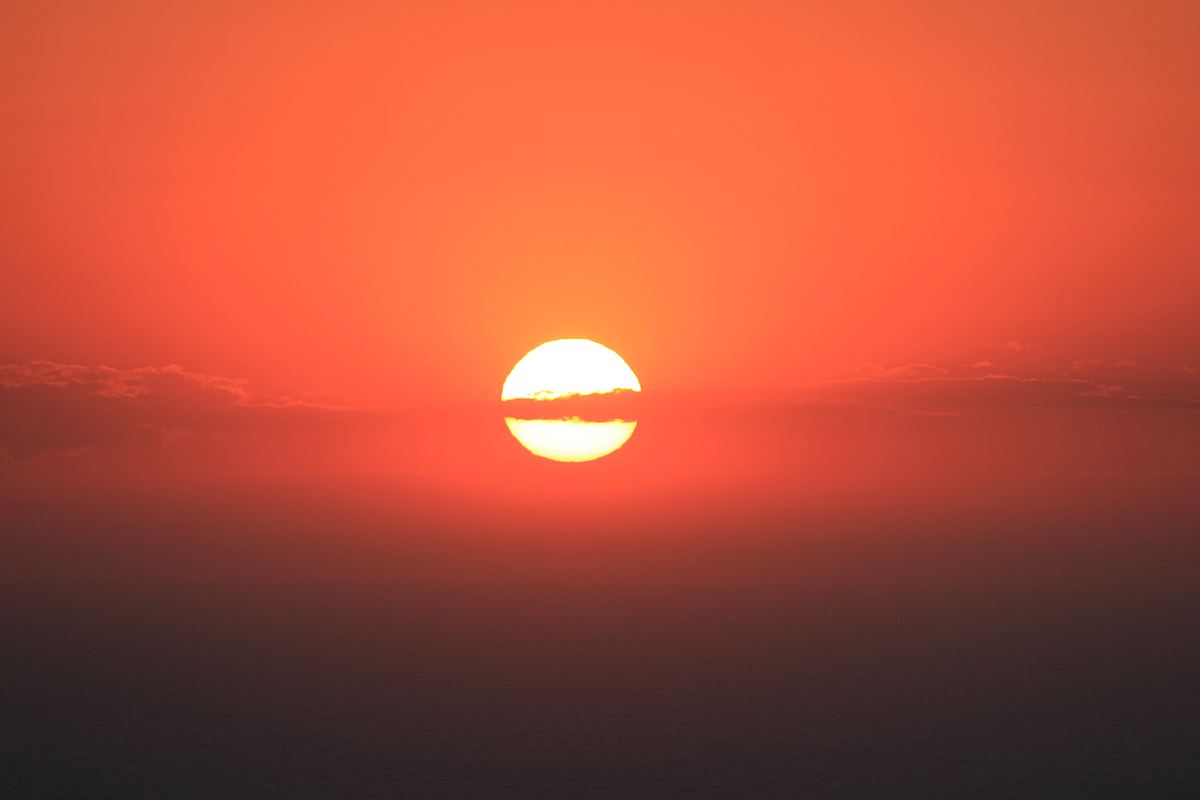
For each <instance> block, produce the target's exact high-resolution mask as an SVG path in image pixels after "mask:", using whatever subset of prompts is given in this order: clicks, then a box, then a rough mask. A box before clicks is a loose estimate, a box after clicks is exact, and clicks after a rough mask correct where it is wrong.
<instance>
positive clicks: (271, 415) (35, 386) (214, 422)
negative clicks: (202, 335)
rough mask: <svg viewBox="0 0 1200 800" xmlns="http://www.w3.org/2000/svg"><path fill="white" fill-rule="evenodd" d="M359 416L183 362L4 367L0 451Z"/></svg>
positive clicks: (142, 441)
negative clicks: (260, 390) (267, 392)
mask: <svg viewBox="0 0 1200 800" xmlns="http://www.w3.org/2000/svg"><path fill="white" fill-rule="evenodd" d="M348 413H351V414H353V413H357V410H356V409H345V408H336V407H332V406H327V405H319V404H314V403H309V402H304V401H299V400H294V399H291V398H288V397H272V396H267V395H263V394H259V393H256V392H254V391H252V390H251V389H250V388H249V387H248V385H247V382H246V381H244V380H241V379H238V378H229V377H225V376H220V375H212V374H207V373H202V372H194V371H190V370H187V369H184V368H183V367H180V366H178V365H173V364H172V365H167V366H160V367H138V368H133V369H118V368H115V367H107V366H86V365H80V364H62V363H57V362H51V361H34V362H29V363H23V364H8V365H4V366H0V450H3V451H7V452H8V453H9V454H11V455H14V456H17V457H27V456H31V455H36V454H38V453H41V452H45V451H50V450H74V449H79V448H85V447H100V446H123V445H163V444H170V443H172V442H174V441H178V440H179V439H180V438H185V437H187V436H188V435H191V434H194V433H197V432H200V431H221V430H229V429H235V428H243V427H246V426H271V425H279V424H297V423H300V422H302V421H307V422H314V421H318V420H328V419H331V418H335V417H344V416H345V415H346V414H348Z"/></svg>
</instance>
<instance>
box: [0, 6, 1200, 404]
mask: <svg viewBox="0 0 1200 800" xmlns="http://www.w3.org/2000/svg"><path fill="white" fill-rule="evenodd" d="M967 6H971V4H962V3H927V4H921V5H920V6H919V7H914V4H912V3H904V4H897V5H896V6H895V7H893V6H891V5H889V4H882V3H870V2H866V3H853V4H837V9H838V10H836V11H834V10H826V9H824V7H823V5H821V4H817V5H814V6H813V7H809V8H801V7H799V4H788V3H729V4H719V3H709V4H701V5H699V6H696V7H694V8H692V9H691V10H689V12H688V13H687V14H682V13H680V11H679V10H678V4H673V3H664V4H648V3H633V4H628V5H622V6H616V7H615V6H614V5H613V4H612V3H603V4H597V5H596V6H594V7H590V8H584V7H581V6H580V5H578V4H552V3H546V4H537V3H531V4H506V5H505V6H504V10H503V11H501V10H499V7H493V6H490V5H487V4H397V5H393V4H366V3H360V4H345V3H331V4H304V5H297V4H293V3H270V2H266V3H264V2H256V3H251V2H236V3H235V2H231V3H214V4H200V6H198V7H197V8H194V9H191V10H179V8H178V7H177V4H161V3H128V2H95V3H90V2H79V3H66V4H63V3H56V4H45V3H32V2H31V3H21V2H18V3H16V4H13V3H9V4H6V6H5V8H6V10H5V11H3V12H0V14H2V15H3V18H2V19H0V104H2V107H3V109H4V116H5V119H6V120H7V121H6V124H5V125H4V126H3V127H2V128H0V174H2V175H3V177H4V182H5V190H4V191H3V193H2V194H0V203H3V208H2V212H3V213H0V234H2V235H0V263H2V264H3V291H2V292H0V362H2V363H13V362H23V361H29V360H34V359H46V360H50V361H57V362H65V363H80V364H88V365H94V364H106V365H112V366H116V367H119V368H137V367H144V366H153V365H164V364H181V365H183V366H185V367H186V368H187V369H191V370H196V371H199V372H203V373H207V374H215V375H222V376H231V377H235V378H239V379H243V378H244V379H248V380H249V381H250V382H251V385H252V386H254V387H256V388H259V389H261V390H263V391H269V392H275V393H286V394H289V395H290V396H293V397H304V398H312V399H321V398H327V399H333V400H336V401H340V402H366V403H375V402H388V403H390V402H397V401H403V400H404V399H406V398H408V397H411V394H412V393H421V394H424V395H426V397H425V398H424V399H432V400H449V399H458V400H477V399H482V398H491V397H493V396H494V395H495V394H496V393H497V392H498V390H499V386H500V383H501V381H502V379H503V377H504V374H505V373H506V372H507V370H508V368H509V367H510V366H511V364H512V363H513V362H514V361H515V360H516V359H517V358H518V357H519V356H520V355H521V354H523V353H524V352H525V351H526V350H527V349H529V348H530V347H531V346H533V345H534V344H537V343H538V342H540V341H544V340H546V339H551V338H557V337H561V336H586V337H591V338H595V339H597V340H599V341H602V342H604V343H605V344H608V345H609V346H611V347H613V348H614V349H616V350H617V351H618V352H620V353H622V354H623V355H624V356H625V357H626V358H627V359H628V361H629V362H630V364H631V365H632V366H633V367H634V369H635V370H636V371H637V372H638V373H639V375H640V376H641V377H642V380H643V383H644V384H645V385H646V387H647V388H648V389H652V388H665V389H689V388H715V389H735V390H736V389H739V388H742V387H746V386H764V387H775V388H782V389H787V388H789V387H796V386H799V385H801V384H805V383H807V382H809V381H813V380H822V379H828V378H833V377H841V376H848V375H855V374H861V373H862V370H864V369H867V370H871V369H876V368H877V367H875V366H870V365H880V368H883V369H893V368H895V367H897V366H903V365H907V364H913V363H919V364H931V365H935V366H937V367H938V368H941V369H959V368H961V367H962V366H963V365H967V364H973V363H976V362H980V361H989V362H992V364H993V365H995V366H994V367H993V369H995V370H998V371H1002V372H1005V373H1006V374H1008V373H1013V374H1021V375H1026V374H1029V375H1044V374H1065V373H1066V371H1068V370H1070V369H1071V367H1072V365H1075V368H1076V369H1078V368H1079V365H1080V364H1091V365H1092V366H1093V367H1096V368H1097V370H1099V371H1104V370H1107V371H1108V372H1106V373H1105V374H1104V375H1103V376H1101V375H1099V374H1097V375H1096V376H1093V377H1097V378H1099V377H1104V378H1105V379H1106V380H1108V379H1111V377H1112V376H1111V372H1112V370H1114V369H1116V370H1119V369H1120V368H1119V367H1117V366H1116V365H1117V364H1118V363H1125V362H1134V363H1136V365H1138V368H1139V369H1143V370H1150V371H1152V372H1153V373H1154V375H1155V376H1157V377H1155V378H1154V380H1155V381H1156V382H1157V383H1159V384H1162V385H1164V386H1165V385H1170V386H1172V387H1177V384H1179V382H1180V381H1181V380H1184V379H1182V378H1180V376H1181V375H1182V376H1187V375H1190V374H1192V373H1188V372H1186V371H1185V368H1187V367H1196V366H1200V365H1198V364H1197V362H1198V361H1200V356H1198V354H1200V328H1198V327H1197V326H1196V325H1195V314H1196V298H1198V297H1200V268H1197V263H1200V262H1198V258H1200V225H1197V224H1196V213H1197V208H1198V198H1197V192H1196V187H1197V186H1198V185H1200V159H1198V157H1197V155H1196V142H1197V141H1200V102H1197V89H1196V84H1195V76H1196V74H1200V55H1198V54H1197V53H1198V52H1200V51H1197V49H1196V47H1195V42H1196V41H1197V40H1200V25H1198V23H1197V18H1198V16H1197V14H1196V13H1195V9H1194V7H1193V6H1192V4H1189V3H1184V2H1181V3H1139V4H1128V5H1126V6H1124V7H1123V8H1118V9H1111V8H1109V9H1097V8H1094V7H1093V5H1092V4H1086V3H1053V4H1047V3H1045V2H1030V3H1019V4H1014V3H1010V4H1003V6H1002V7H1001V8H998V9H993V10H992V11H990V12H986V13H984V12H975V11H971V10H969V9H968V8H967ZM1093 362H1097V363H1093ZM864 365H868V366H864ZM1126 366H1129V364H1128V363H1127V364H1126ZM1184 383H1185V384H1186V385H1185V386H1184V387H1183V388H1184V389H1188V390H1191V389H1194V388H1195V382H1194V380H1191V379H1187V380H1184Z"/></svg>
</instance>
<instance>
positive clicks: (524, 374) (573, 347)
mask: <svg viewBox="0 0 1200 800" xmlns="http://www.w3.org/2000/svg"><path fill="white" fill-rule="evenodd" d="M641 389H642V385H641V383H639V382H638V378H637V375H634V374H633V370H632V369H630V368H629V365H628V364H626V363H625V359H623V358H621V357H620V356H619V355H617V354H616V353H614V352H613V351H612V350H609V349H608V348H607V347H605V346H604V345H602V344H599V343H597V342H593V341H592V340H591V339H555V340H554V341H551V342H546V343H545V344H540V345H538V346H537V347H535V348H533V349H532V350H530V351H529V352H528V353H526V354H525V356H524V358H522V359H521V360H520V361H518V362H517V365H516V366H515V367H513V368H512V372H510V373H509V374H508V378H507V379H506V380H505V381H504V387H503V388H502V389H501V390H500V399H501V400H516V399H524V398H531V399H538V400H548V399H553V398H556V397H564V396H568V395H575V394H598V393H602V392H615V391H620V390H626V391H635V392H640V391H641Z"/></svg>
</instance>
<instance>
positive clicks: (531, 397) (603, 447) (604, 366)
mask: <svg viewBox="0 0 1200 800" xmlns="http://www.w3.org/2000/svg"><path fill="white" fill-rule="evenodd" d="M641 390H642V386H641V384H640V383H639V382H638V378H637V375H635V374H634V373H633V370H632V369H630V368H629V365H628V364H626V363H625V360H624V359H623V358H621V357H620V356H619V355H617V354H616V353H615V352H613V351H612V350H610V349H608V348H607V347H605V346H604V345H602V344H599V343H597V342H593V341H592V340H590V339H555V340H554V341H551V342H546V343H544V344H541V345H538V346H537V347H535V348H534V349H532V350H530V351H529V352H528V353H526V354H525V356H524V357H523V358H522V359H521V360H520V361H518V362H517V364H516V366H514V367H513V368H512V372H510V373H509V375H508V378H507V379H506V380H505V381H504V388H503V389H501V391H500V399H501V400H502V401H504V402H505V405H506V407H507V409H508V410H509V414H508V415H507V416H505V418H504V421H505V423H506V424H507V425H508V429H509V431H510V432H512V435H513V436H514V437H516V440H517V441H518V442H520V443H521V444H522V445H524V446H525V448H526V449H528V450H529V451H530V452H531V453H533V454H534V455H537V456H541V457H542V458H548V459H551V460H553V461H568V462H578V461H593V460H595V459H597V458H601V457H603V456H606V455H608V454H610V453H613V452H616V451H617V450H619V449H620V448H621V447H622V446H623V445H624V444H625V443H626V442H627V441H629V437H631V436H633V430H634V428H636V427H637V422H636V421H635V420H632V419H625V418H624V416H630V415H629V414H627V413H625V414H622V415H621V416H617V415H614V414H613V407H612V406H610V405H605V404H604V401H605V400H607V399H609V398H614V397H619V396H627V395H629V394H630V393H634V392H640V391H641ZM567 412H571V413H567Z"/></svg>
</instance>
